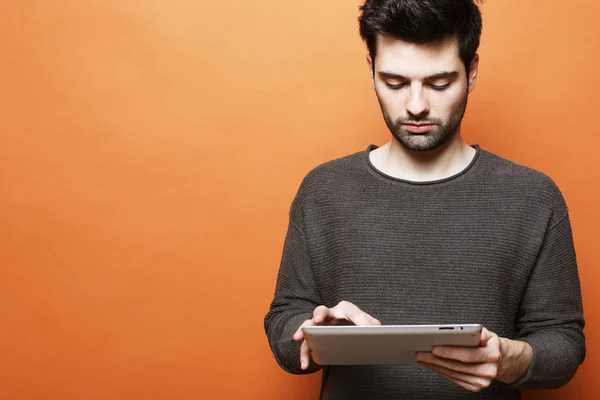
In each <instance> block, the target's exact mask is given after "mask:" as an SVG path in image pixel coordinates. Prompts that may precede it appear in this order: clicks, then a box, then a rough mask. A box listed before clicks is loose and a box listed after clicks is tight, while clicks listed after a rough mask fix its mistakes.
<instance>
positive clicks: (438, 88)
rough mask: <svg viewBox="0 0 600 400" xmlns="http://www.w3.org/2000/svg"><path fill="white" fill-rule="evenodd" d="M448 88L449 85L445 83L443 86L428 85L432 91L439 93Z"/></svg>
mask: <svg viewBox="0 0 600 400" xmlns="http://www.w3.org/2000/svg"><path fill="white" fill-rule="evenodd" d="M448 86H450V83H446V84H445V85H429V87H430V88H432V89H433V90H437V91H440V92H441V91H442V90H446V89H448Z"/></svg>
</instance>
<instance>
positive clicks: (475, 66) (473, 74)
mask: <svg viewBox="0 0 600 400" xmlns="http://www.w3.org/2000/svg"><path fill="white" fill-rule="evenodd" d="M478 72H479V54H477V53H475V57H473V61H471V66H469V93H471V92H472V91H473V89H475V83H476V82H477V73H478Z"/></svg>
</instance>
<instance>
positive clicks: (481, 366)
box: [415, 353, 498, 380]
mask: <svg viewBox="0 0 600 400" xmlns="http://www.w3.org/2000/svg"><path fill="white" fill-rule="evenodd" d="M415 358H416V360H417V362H424V363H427V364H430V365H435V366H437V367H440V368H444V369H447V370H450V371H456V372H457V373H461V374H465V375H469V376H475V377H480V378H484V379H487V380H491V379H494V378H495V377H496V375H497V374H498V366H497V365H496V364H495V363H477V364H472V363H463V362H461V361H455V360H450V359H447V358H440V357H437V356H435V355H434V354H431V353H418V354H417V355H416V357H415Z"/></svg>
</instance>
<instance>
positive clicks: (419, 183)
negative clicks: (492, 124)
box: [363, 144, 482, 186]
mask: <svg viewBox="0 0 600 400" xmlns="http://www.w3.org/2000/svg"><path fill="white" fill-rule="evenodd" d="M471 147H473V148H474V149H475V156H474V157H473V159H472V160H471V162H470V163H469V165H467V166H466V167H465V168H464V169H463V170H462V171H460V172H458V173H456V174H454V175H451V176H448V177H446V178H443V179H437V180H433V181H411V180H408V179H402V178H396V177H394V176H391V175H388V174H386V173H385V172H382V171H381V170H379V169H378V168H377V167H375V165H373V163H372V162H371V158H370V157H369V153H371V151H373V150H375V149H377V148H379V146H377V145H375V144H370V145H369V146H368V147H367V149H366V150H365V151H364V152H363V159H364V161H365V162H366V163H367V166H368V168H369V170H370V171H371V172H374V173H375V174H376V175H377V176H378V177H379V178H384V179H385V180H389V181H392V182H397V183H402V184H405V185H410V186H432V185H439V184H442V183H447V182H450V181H453V180H456V179H457V178H460V177H462V176H463V175H465V174H466V173H467V172H469V171H470V170H471V169H472V168H473V166H474V165H475V164H476V163H477V160H478V159H479V156H480V155H481V152H482V150H481V147H480V146H479V145H477V144H474V145H472V146H471Z"/></svg>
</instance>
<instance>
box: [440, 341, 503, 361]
mask: <svg viewBox="0 0 600 400" xmlns="http://www.w3.org/2000/svg"><path fill="white" fill-rule="evenodd" d="M431 352H432V353H433V354H434V355H436V356H438V357H441V358H446V359H449V360H456V361H461V362H463V363H486V362H497V361H498V360H499V359H500V348H499V345H498V346H495V345H494V346H486V347H455V346H435V347H434V348H433V349H432V350H431Z"/></svg>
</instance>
